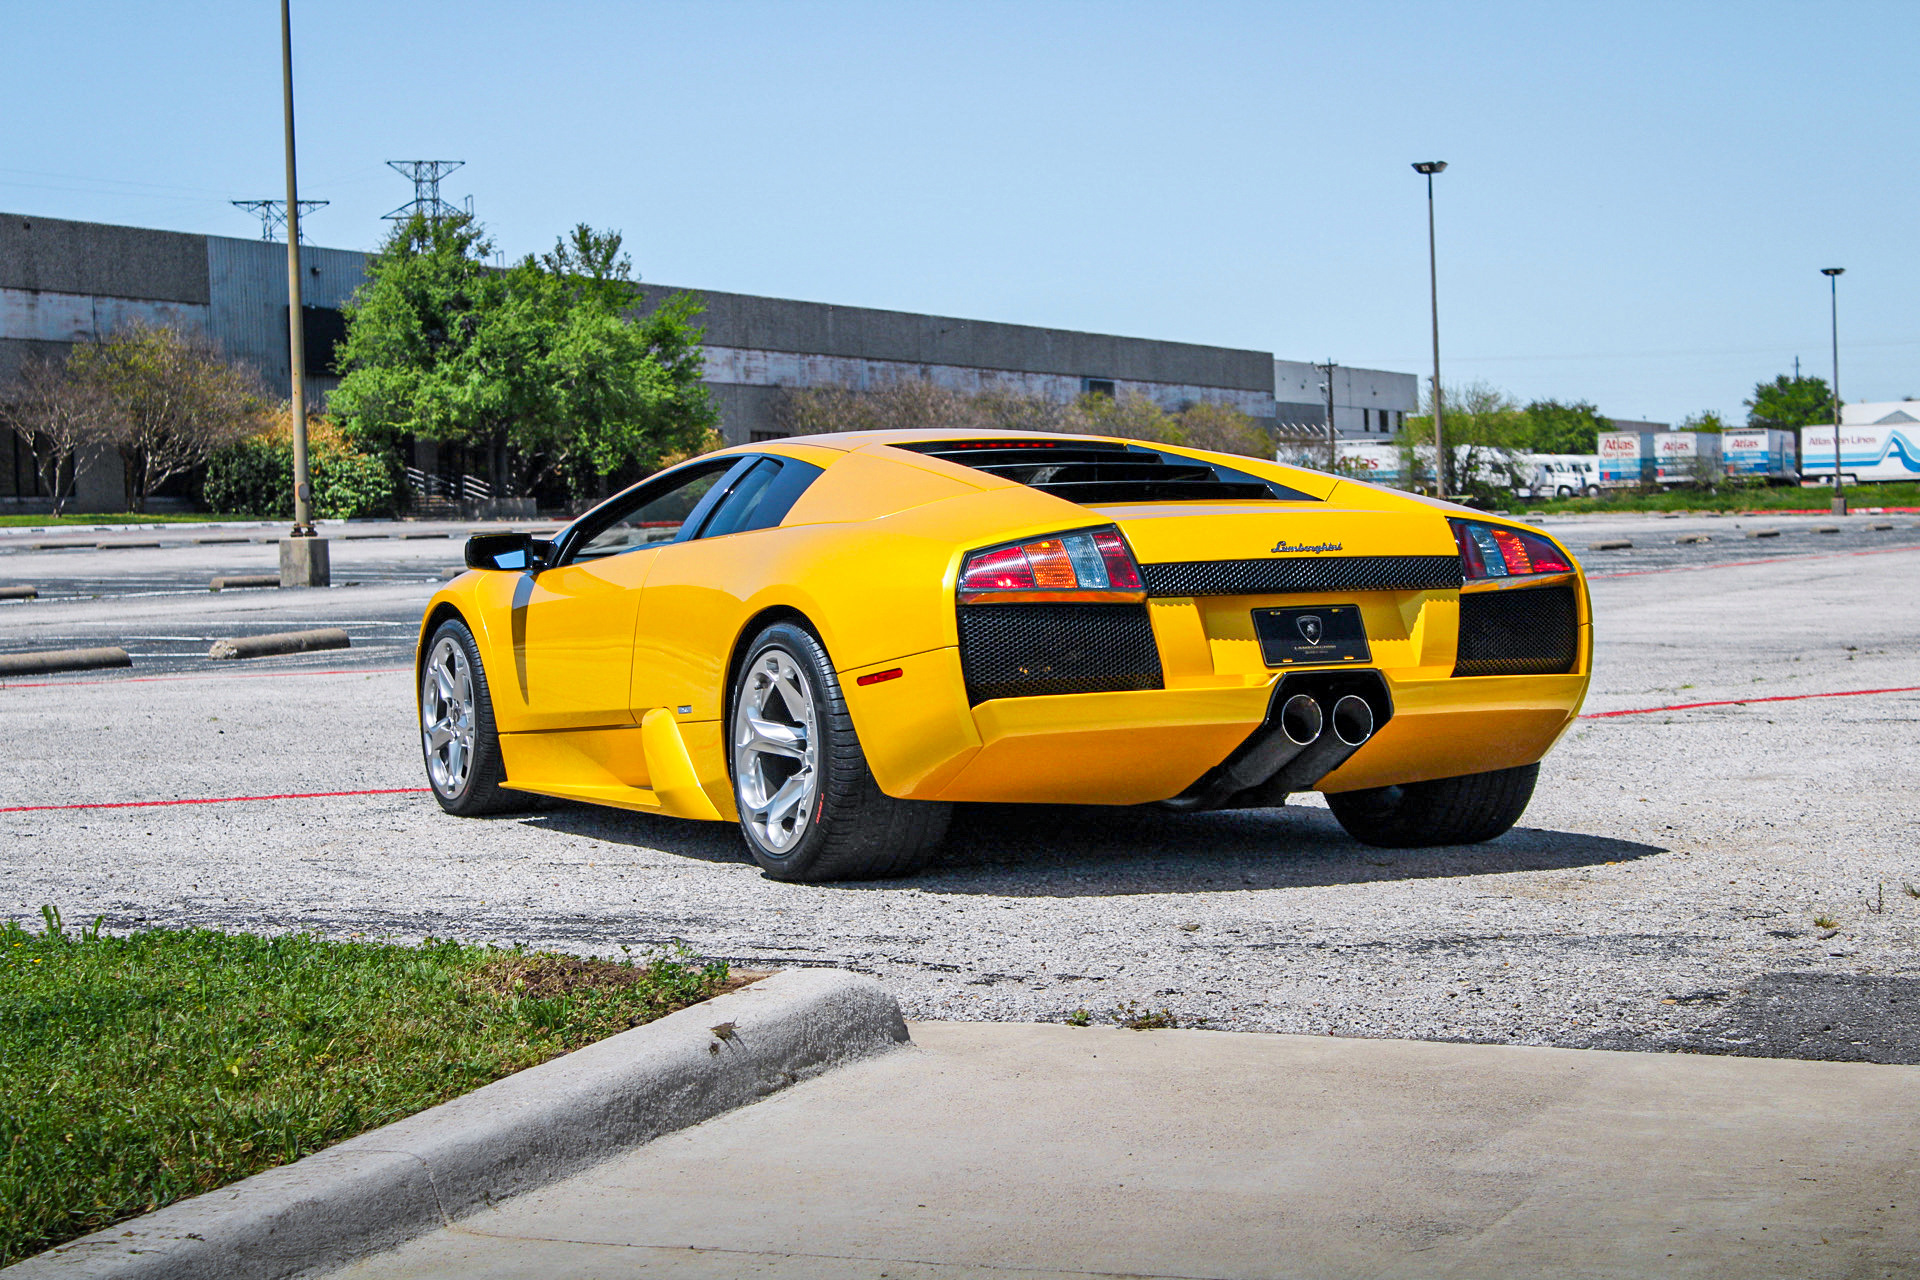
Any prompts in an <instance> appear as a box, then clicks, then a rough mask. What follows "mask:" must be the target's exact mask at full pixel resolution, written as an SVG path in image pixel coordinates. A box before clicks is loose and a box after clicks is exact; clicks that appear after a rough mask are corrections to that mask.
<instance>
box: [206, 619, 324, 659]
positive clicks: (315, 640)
mask: <svg viewBox="0 0 1920 1280" xmlns="http://www.w3.org/2000/svg"><path fill="white" fill-rule="evenodd" d="M352 643H353V642H352V641H351V640H349V639H348V638H347V633H346V632H345V631H344V630H342V629H341V628H339V627H321V628H318V629H317V630H313V631H282V632H279V633H278V634H275V635H267V636H237V637H235V638H233V639H231V640H215V641H214V642H213V647H212V648H211V649H208V650H207V656H208V657H209V658H266V657H272V656H275V655H279V654H287V653H314V652H317V651H319V650H322V649H345V648H348V647H349V646H351V644H352Z"/></svg>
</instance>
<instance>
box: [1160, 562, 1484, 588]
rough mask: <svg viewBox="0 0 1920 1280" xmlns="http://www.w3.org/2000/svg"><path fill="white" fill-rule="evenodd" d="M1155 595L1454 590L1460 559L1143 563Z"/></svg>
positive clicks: (1457, 578)
mask: <svg viewBox="0 0 1920 1280" xmlns="http://www.w3.org/2000/svg"><path fill="white" fill-rule="evenodd" d="M1140 572H1141V573H1142V574H1144V575H1145V576H1146V581H1147V594H1148V595H1151V596H1257V595H1284V594H1289V593H1299V592H1306V591H1316V592H1317V591H1450V590H1457V589H1458V588H1459V586H1460V557H1459V556H1457V555H1448V556H1278V557H1274V558H1271V559H1263V560H1186V561H1178V562H1174V563H1169V564H1143V565H1141V566H1140Z"/></svg>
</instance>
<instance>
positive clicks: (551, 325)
mask: <svg viewBox="0 0 1920 1280" xmlns="http://www.w3.org/2000/svg"><path fill="white" fill-rule="evenodd" d="M620 244H621V240H620V236H619V234H618V233H617V232H606V233H601V232H596V231H594V230H593V229H592V228H590V227H588V226H586V225H584V224H582V225H580V226H577V227H575V228H574V230H573V232H572V234H571V236H570V237H568V238H567V239H563V240H560V241H558V242H557V243H556V244H555V246H554V249H553V251H552V252H551V253H548V254H544V255H542V256H540V257H538V258H536V257H534V256H533V255H531V254H529V255H528V256H527V257H525V258H523V259H522V260H521V261H519V262H518V263H515V264H514V265H513V266H511V267H508V268H505V269H497V268H493V267H490V266H488V265H487V261H486V260H487V258H488V257H489V256H490V255H491V254H492V253H493V245H492V242H491V241H489V240H488V239H487V238H486V235H485V233H484V232H483V231H482V229H481V228H480V227H479V225H478V224H477V223H475V222H473V220H472V219H470V218H468V217H466V216H464V215H458V216H454V217H449V218H441V219H428V218H425V217H415V218H413V219H412V220H410V221H408V222H407V223H405V224H402V225H401V226H399V227H397V228H396V229H395V230H394V232H393V234H392V235H391V236H389V237H388V240H387V242H386V243H385V244H384V245H382V246H381V249H380V251H379V253H378V254H377V255H376V256H375V258H374V260H373V262H372V263H371V264H370V265H369V270H368V277H367V281H366V283H365V284H364V285H362V286H361V288H360V290H359V291H358V292H356V294H355V295H354V298H353V300H352V302H351V303H350V304H349V305H348V308H347V317H348V325H347V336H346V340H345V341H344V342H343V343H342V344H341V349H340V352H339V357H340V360H341V363H342V365H343V366H344V367H345V368H346V370H347V373H346V376H345V377H344V378H343V379H342V381H341V384H340V386H339V388H338V389H336V390H335V391H334V393H333V395H332V397H331V398H330V400H329V407H330V409H331V410H332V411H333V412H334V414H335V415H336V416H337V417H338V418H339V419H340V421H341V424H342V426H343V427H344V428H345V430H346V431H347V433H348V434H349V435H350V436H352V437H354V438H356V439H359V440H361V441H364V442H367V443H370V444H380V445H388V444H391V443H392V442H393V441H395V440H397V439H399V438H400V437H402V436H408V435H411V436H418V437H421V438H423V439H428V440H438V441H450V442H458V443H463V444H467V445H469V446H472V447H474V448H477V449H480V450H483V451H484V452H485V453H486V455H487V457H488V459H489V472H490V476H489V478H490V480H491V482H492V484H493V487H494V490H495V492H497V493H524V492H526V491H527V490H528V489H530V488H531V487H532V486H534V485H535V484H536V483H539V482H540V481H541V480H542V479H544V478H547V477H558V478H559V479H560V480H562V481H563V482H564V483H565V484H566V486H567V487H568V489H569V490H570V491H571V492H572V493H573V494H574V495H576V496H577V495H580V494H582V493H584V492H586V491H587V490H589V489H590V488H591V487H592V486H594V485H595V484H596V483H598V482H600V481H601V480H602V479H603V478H604V477H605V476H607V475H609V474H611V473H612V472H614V471H617V470H620V469H622V468H641V469H651V468H652V467H655V466H658V465H659V463H660V460H661V459H662V458H664V457H666V456H669V455H672V454H676V453H684V452H686V451H688V450H690V449H694V448H697V447H699V446H700V444H701V442H702V441H703V440H704V439H705V436H706V433H707V431H708V429H710V428H711V427H712V426H713V425H714V424H715V422H716V420H717V415H716V413H715V411H714V409H713V405H712V402H711V400H710V398H709V396H708V394H707V390H706V388H705V387H704V386H702V385H701V383H700V374H701V371H702V364H703V356H702V352H701V349H700V340H701V338H702V337H703V336H704V335H703V332H702V330H701V329H700V328H699V327H698V325H697V323H696V321H697V319H698V316H699V314H700V310H701V308H700V304H699V303H698V301H697V300H695V299H694V298H692V297H690V296H688V295H685V294H677V295H674V296H673V297H670V298H668V299H666V300H665V301H663V302H662V303H660V304H659V305H658V306H656V307H654V308H652V309H651V310H650V311H648V312H646V313H644V314H641V315H638V316H633V315H631V314H630V309H631V308H633V306H634V304H635V302H636V295H637V289H636V281H635V279H634V277H633V274H632V264H631V262H630V260H629V259H628V258H627V257H626V256H625V255H624V254H623V253H621V250H620Z"/></svg>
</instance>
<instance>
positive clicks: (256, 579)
mask: <svg viewBox="0 0 1920 1280" xmlns="http://www.w3.org/2000/svg"><path fill="white" fill-rule="evenodd" d="M279 585H280V575H279V574H277V573H231V574H228V575H227V576H226V577H224V578H215V579H214V580H213V581H212V582H209V583H208V584H207V590H209V591H231V590H233V589H234V588H236V587H277V586H279Z"/></svg>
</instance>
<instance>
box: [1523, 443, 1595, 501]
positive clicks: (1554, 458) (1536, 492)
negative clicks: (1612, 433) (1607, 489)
mask: <svg viewBox="0 0 1920 1280" xmlns="http://www.w3.org/2000/svg"><path fill="white" fill-rule="evenodd" d="M1520 474H1521V476H1522V477H1523V478H1524V480H1525V483H1524V484H1522V485H1521V486H1520V487H1519V489H1517V490H1516V492H1517V493H1518V494H1519V495H1520V496H1521V497H1523V498H1580V497H1587V498H1592V497H1597V496H1598V495H1599V493H1600V455H1599V454H1597V453H1529V454H1527V455H1526V456H1525V457H1524V458H1522V459H1521V462H1520Z"/></svg>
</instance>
